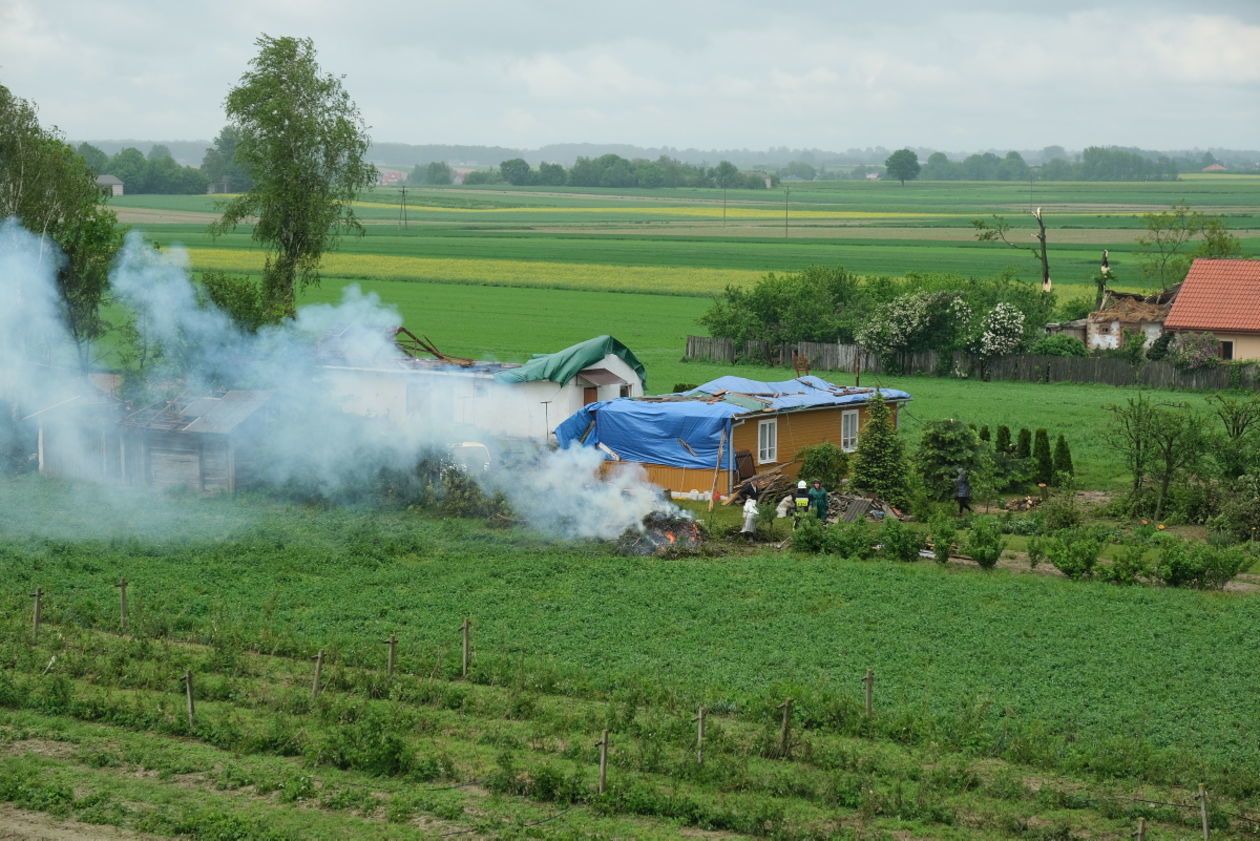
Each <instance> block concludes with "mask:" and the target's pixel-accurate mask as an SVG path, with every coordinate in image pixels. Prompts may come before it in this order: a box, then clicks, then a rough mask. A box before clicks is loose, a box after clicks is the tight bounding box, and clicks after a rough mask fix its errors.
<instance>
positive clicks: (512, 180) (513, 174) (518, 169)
mask: <svg viewBox="0 0 1260 841" xmlns="http://www.w3.org/2000/svg"><path fill="white" fill-rule="evenodd" d="M499 174H501V175H502V176H503V180H504V181H506V182H507V183H509V184H513V185H515V186H517V187H520V186H521V185H523V184H528V183H529V182H530V177H531V176H532V175H533V170H531V169H530V168H529V162H528V161H526V160H525V159H524V158H512V159H511V160H510V161H504V162H503V163H501V164H499Z"/></svg>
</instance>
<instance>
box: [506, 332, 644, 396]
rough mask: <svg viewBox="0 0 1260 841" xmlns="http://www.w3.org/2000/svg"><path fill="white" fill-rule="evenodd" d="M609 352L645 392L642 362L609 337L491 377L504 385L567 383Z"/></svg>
mask: <svg viewBox="0 0 1260 841" xmlns="http://www.w3.org/2000/svg"><path fill="white" fill-rule="evenodd" d="M610 353H612V354H616V355H617V356H620V357H621V359H622V361H624V362H625V363H626V364H627V365H629V366H630V367H631V368H633V369H634V372H635V373H636V374H638V375H639V379H640V380H641V381H642V382H643V388H644V390H646V389H647V372H646V371H645V370H644V368H643V363H642V362H640V361H639V358H638V357H637V356H635V355H634V354H633V353H632V352H631V351H630V348H628V347H626V346H625V345H623V344H622V343H621V342H619V341H617V340H616V339H614V338H613V337H612V336H596V337H595V338H593V339H587V340H586V341H584V342H578V343H577V344H576V345H573V346H572V347H567V348H565V349H564V350H558V351H556V352H555V353H536V354H534V355H533V357H531V358H530V360H529V361H528V362H526V363H525V364H524V365H522V366H521V367H519V368H509V369H507V370H506V371H500V372H499V373H497V374H495V375H494V378H495V379H496V380H498V381H499V382H503V383H527V382H531V381H533V380H551V381H552V382H553V383H567V382H568V381H569V380H571V379H573V377H574V376H576V375H577V373H578V371H581V370H582V369H583V368H589V367H590V366H591V365H594V364H595V363H597V362H599V361H600V360H601V359H603V358H604V357H605V356H607V355H608V354H610Z"/></svg>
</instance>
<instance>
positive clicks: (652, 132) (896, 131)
mask: <svg viewBox="0 0 1260 841" xmlns="http://www.w3.org/2000/svg"><path fill="white" fill-rule="evenodd" d="M777 6H783V7H784V8H783V9H779V10H776V9H775V7H777ZM262 33H266V34H268V35H272V36H281V35H294V36H304V37H310V38H312V39H313V40H314V42H315V47H316V49H317V51H318V54H319V60H320V64H321V66H322V67H323V69H324V70H326V71H328V72H330V73H334V74H337V75H344V77H345V78H344V82H343V84H344V85H345V87H346V89H347V91H348V92H349V93H350V96H351V97H352V98H353V99H354V100H355V102H356V103H357V104H358V106H359V108H360V110H361V111H362V113H363V117H364V120H365V121H366V122H367V124H368V125H369V126H370V131H369V133H370V134H371V136H372V139H373V140H376V141H383V142H400V143H417V144H420V143H450V144H474V145H500V146H508V147H514V148H526V149H532V148H537V147H539V146H541V145H544V144H547V143H568V142H592V143H630V144H636V145H640V146H671V147H676V148H687V147H695V148H700V149H736V148H748V149H765V148H768V147H772V146H788V147H793V148H808V147H813V148H820V149H828V150H837V151H843V150H846V149H850V148H865V147H870V146H884V147H887V148H899V147H902V146H915V147H927V148H932V149H939V150H943V151H955V150H959V151H975V150H980V149H995V150H1009V149H1041V148H1043V147H1045V146H1048V145H1052V144H1054V145H1061V146H1064V147H1066V148H1068V149H1081V148H1084V147H1086V146H1091V145H1122V146H1140V147H1143V148H1147V149H1186V148H1201V149H1206V148H1209V147H1224V148H1245V149H1255V148H1257V147H1260V0H1141V2H1130V0H1114V2H1109V1H1108V0H1099V2H1094V3H1086V2H1077V0H1063V2H1058V3H1044V4H1030V3H1018V2H1009V0H1004V2H995V1H992V0H974V1H969V0H959V2H940V0H934V1H933V2H923V1H922V0H911V1H906V0H891V2H883V3H866V4H863V5H861V6H858V5H857V4H854V3H850V2H847V0H801V2H795V0H778V2H772V0H760V2H751V0H721V2H718V1H717V0H712V2H710V0H697V2H691V0H673V2H661V0H640V2H635V3H624V2H623V3H616V4H613V3H603V2H599V0H503V2H499V0H458V2H456V1H455V0H446V2H440V3H439V2H430V0H397V2H396V1H395V0H250V2H238V0H209V1H208V2H204V3H195V4H193V3H183V2H178V1H177V0H0V84H3V85H5V86H7V87H8V88H9V89H10V90H11V91H12V92H13V93H14V94H15V95H16V96H19V97H22V98H24V99H28V100H31V101H33V102H35V103H36V104H37V105H38V107H39V110H40V119H41V122H42V123H43V124H44V125H45V126H50V125H56V126H57V127H59V128H60V129H61V130H62V132H63V133H64V134H65V135H66V137H67V138H68V139H70V140H84V139H97V140H121V139H144V140H198V139H209V138H212V137H214V135H216V134H217V133H218V131H219V129H220V128H221V127H222V126H223V124H224V122H225V118H224V116H223V98H224V96H225V95H226V93H227V92H228V90H229V89H230V88H231V87H232V86H233V85H234V84H235V83H236V82H237V81H238V79H239V78H240V75H241V73H242V72H243V71H244V70H245V68H246V65H247V63H248V62H249V59H250V58H251V57H252V56H253V55H254V54H255V53H256V51H257V47H256V45H255V43H254V42H255V39H256V38H257V37H258V36H259V35H260V34H262Z"/></svg>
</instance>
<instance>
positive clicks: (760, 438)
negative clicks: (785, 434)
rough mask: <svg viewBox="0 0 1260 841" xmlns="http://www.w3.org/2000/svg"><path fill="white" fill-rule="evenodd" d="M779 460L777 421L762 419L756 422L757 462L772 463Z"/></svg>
mask: <svg viewBox="0 0 1260 841" xmlns="http://www.w3.org/2000/svg"><path fill="white" fill-rule="evenodd" d="M778 460H779V422H778V421H777V420H763V421H759V422H758V423H757V462H758V463H759V464H772V463H774V462H776V461H778Z"/></svg>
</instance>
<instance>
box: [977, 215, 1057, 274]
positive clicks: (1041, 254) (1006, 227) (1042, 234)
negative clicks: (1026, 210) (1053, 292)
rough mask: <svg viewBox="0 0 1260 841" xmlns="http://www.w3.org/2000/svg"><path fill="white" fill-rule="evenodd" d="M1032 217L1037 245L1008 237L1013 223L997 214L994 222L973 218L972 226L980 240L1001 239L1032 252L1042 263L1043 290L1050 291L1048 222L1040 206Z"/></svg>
mask: <svg viewBox="0 0 1260 841" xmlns="http://www.w3.org/2000/svg"><path fill="white" fill-rule="evenodd" d="M1032 217H1033V219H1035V220H1037V233H1035V234H1033V236H1034V237H1035V238H1036V239H1037V243H1038V244H1037V245H1021V244H1019V243H1017V242H1011V241H1010V240H1009V239H1007V236H1006V234H1007V232H1009V231H1010V229H1011V225H1010V223H1009V222H1007V221H1006V219H1004V218H1003V217H1001V216H997V215H996V214H995V215H994V217H993V221H992V222H989V221H987V220H985V219H972V220H971V226H972V227H973V228H975V229H976V239H978V240H979V241H980V242H995V241H1000V242H1004V243H1006V244H1007V245H1009V246H1010V247H1011V248H1016V249H1019V250H1020V251H1028V252H1031V253H1032V255H1033V256H1034V257H1036V258H1037V260H1038V261H1039V262H1040V263H1041V291H1042V292H1049V291H1050V289H1051V283H1050V259H1049V257H1048V256H1047V254H1046V222H1045V220H1044V219H1043V218H1042V216H1041V208H1040V207H1039V208H1037V209H1036V210H1034V211H1033V212H1032Z"/></svg>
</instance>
